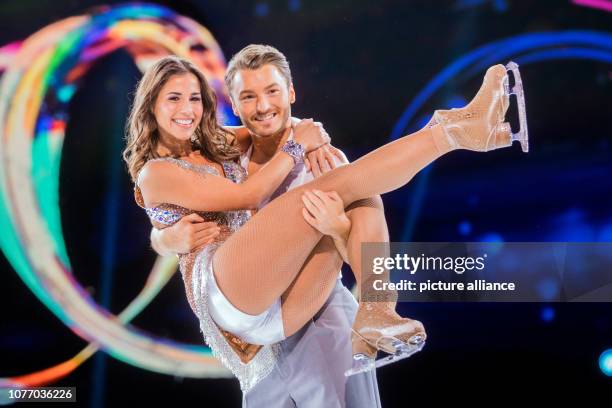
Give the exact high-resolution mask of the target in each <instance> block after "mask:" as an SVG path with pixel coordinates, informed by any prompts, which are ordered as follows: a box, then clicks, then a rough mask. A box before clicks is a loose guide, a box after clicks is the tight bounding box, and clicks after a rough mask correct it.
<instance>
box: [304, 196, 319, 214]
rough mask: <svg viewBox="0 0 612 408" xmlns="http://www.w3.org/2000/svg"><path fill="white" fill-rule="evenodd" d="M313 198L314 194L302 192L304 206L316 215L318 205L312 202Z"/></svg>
mask: <svg viewBox="0 0 612 408" xmlns="http://www.w3.org/2000/svg"><path fill="white" fill-rule="evenodd" d="M314 199H315V195H314V194H312V193H310V194H309V193H308V192H306V193H304V195H303V196H302V202H303V203H304V207H306V209H307V210H308V211H310V213H311V214H313V215H315V216H316V215H317V214H319V207H318V206H317V205H316V204H315V203H314V202H313V200H314Z"/></svg>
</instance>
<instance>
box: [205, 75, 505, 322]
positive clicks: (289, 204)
mask: <svg viewBox="0 0 612 408" xmlns="http://www.w3.org/2000/svg"><path fill="white" fill-rule="evenodd" d="M505 75H506V71H505V68H504V67H503V66H501V65H500V66H495V67H493V68H491V69H489V71H487V75H486V76H485V81H484V83H483V86H482V87H481V89H480V91H479V92H478V94H477V95H476V97H475V98H474V100H473V101H472V102H471V103H470V104H469V105H468V106H466V107H465V108H463V110H457V111H455V113H454V115H453V117H451V118H448V117H441V120H440V121H439V122H441V121H443V123H444V124H443V125H442V124H436V125H434V126H432V127H428V128H424V129H421V130H419V131H418V132H416V133H413V134H411V135H408V136H404V137H402V138H400V139H398V140H395V141H393V142H391V143H389V144H386V145H384V146H382V147H380V148H378V149H376V150H375V151H373V152H371V153H369V154H367V155H365V156H363V157H362V158H360V159H359V160H357V161H355V162H353V163H351V164H348V165H345V166H342V167H339V168H336V169H334V170H333V171H331V172H329V173H326V174H324V175H323V176H321V177H320V178H318V179H316V180H313V181H312V182H310V183H307V184H305V185H303V186H301V187H299V188H296V189H294V190H291V191H289V192H287V193H285V194H283V195H282V196H281V197H278V198H277V199H276V200H273V201H272V202H271V203H270V204H268V205H267V206H266V207H264V208H263V209H262V210H261V211H259V212H258V213H257V214H256V215H255V216H254V217H253V218H252V219H251V220H250V221H249V222H247V223H246V224H245V225H244V226H243V227H242V228H241V229H240V230H239V231H237V232H236V233H235V234H233V235H232V236H231V237H230V238H229V239H228V240H227V241H226V242H225V243H224V244H223V245H222V246H221V247H220V248H219V249H218V250H217V252H216V253H215V257H214V259H213V264H214V271H215V277H216V279H217V282H218V285H219V287H220V289H221V290H222V292H223V293H224V294H225V296H226V297H227V298H228V299H229V300H230V302H232V304H234V306H236V307H237V308H238V309H240V310H242V311H244V312H245V313H249V314H259V313H261V312H263V311H264V310H266V309H267V308H268V307H269V306H270V305H271V304H272V303H273V302H274V301H275V300H276V299H277V298H278V297H279V296H281V295H282V294H283V292H285V290H286V289H287V288H288V287H289V285H290V284H291V283H292V282H293V281H294V279H295V277H296V275H297V274H298V272H299V271H300V269H301V268H302V265H303V264H304V262H305V261H306V259H307V258H308V256H309V255H310V253H311V251H312V249H313V248H314V247H315V245H316V244H317V243H318V242H319V240H320V239H321V236H322V235H321V233H319V232H318V231H316V230H315V229H314V228H312V227H311V226H310V225H308V223H306V221H305V220H304V219H303V218H302V215H301V209H302V202H301V195H302V194H303V192H304V191H305V190H310V189H319V190H323V191H332V190H333V191H336V192H337V193H338V194H339V195H340V197H341V198H342V200H343V201H344V203H346V204H348V203H352V202H354V201H356V200H359V199H362V198H367V197H371V196H374V195H377V194H382V193H386V192H389V191H392V190H395V189H397V188H399V187H401V186H403V185H405V184H406V183H408V182H409V181H410V180H411V179H412V178H413V177H414V175H416V174H417V173H418V172H419V171H420V170H421V169H422V168H424V167H425V166H427V165H428V164H430V163H431V162H433V161H434V160H435V159H437V158H438V157H440V156H441V155H443V154H445V153H447V152H449V151H450V150H453V149H456V148H466V149H470V150H480V151H486V150H491V149H492V148H495V147H503V146H509V145H510V144H511V135H510V132H509V129H508V127H507V126H506V125H505V124H504V115H505V112H506V110H507V107H508V96H507V95H506V94H505V93H504V90H503V80H504V77H505ZM505 79H506V80H507V78H505Z"/></svg>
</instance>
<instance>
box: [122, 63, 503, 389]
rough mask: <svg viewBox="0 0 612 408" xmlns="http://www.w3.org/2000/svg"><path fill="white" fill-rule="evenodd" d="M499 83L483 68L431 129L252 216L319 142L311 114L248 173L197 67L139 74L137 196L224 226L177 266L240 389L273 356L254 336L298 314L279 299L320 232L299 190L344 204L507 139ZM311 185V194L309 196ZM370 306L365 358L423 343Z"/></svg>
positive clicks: (498, 72)
mask: <svg viewBox="0 0 612 408" xmlns="http://www.w3.org/2000/svg"><path fill="white" fill-rule="evenodd" d="M506 84H507V74H506V69H505V68H504V67H503V66H501V65H497V66H494V67H492V68H490V69H489V70H488V71H487V75H486V76H485V80H484V83H483V86H482V87H481V89H480V91H479V92H478V94H477V95H476V97H475V98H474V100H473V101H472V102H471V103H470V104H469V105H468V106H466V107H465V108H463V109H459V110H452V111H436V113H435V115H434V121H433V122H432V123H430V126H428V127H426V128H424V129H422V130H420V131H418V132H416V133H414V134H412V135H409V136H405V137H403V138H401V139H398V140H396V141H394V142H392V143H389V144H388V145H385V146H383V147H381V148H379V149H377V150H376V151H374V152H372V153H369V154H368V155H366V156H364V157H362V158H361V159H359V160H357V161H355V162H353V163H352V164H348V165H346V166H343V167H340V168H337V169H334V170H333V171H331V172H329V173H327V174H325V175H324V176H322V177H320V178H318V179H316V180H314V181H312V182H311V183H308V184H306V185H304V186H302V187H300V188H296V189H294V190H291V191H289V192H287V193H285V194H284V195H282V196H281V197H279V198H278V199H276V200H274V201H272V202H271V203H270V204H268V205H267V206H266V207H264V208H263V209H262V210H260V211H259V212H258V213H257V215H255V216H253V217H252V218H250V215H249V212H248V211H246V210H248V209H250V208H256V207H257V206H258V204H259V203H260V202H261V201H262V200H263V199H265V198H266V197H267V196H269V195H270V194H272V192H274V190H275V189H276V188H277V187H278V185H279V184H280V183H281V182H282V181H283V180H284V178H285V177H286V176H287V174H288V173H289V171H291V169H292V167H293V166H294V165H295V163H296V162H297V161H300V160H303V157H304V152H305V151H309V150H312V149H314V148H316V147H318V146H319V145H320V144H321V143H323V142H326V139H325V138H324V137H323V136H322V135H321V132H320V130H319V129H318V128H317V127H316V126H314V124H312V122H309V121H304V122H302V123H300V124H299V125H297V126H296V128H295V132H294V138H293V140H290V141H288V142H287V144H286V145H285V146H283V148H282V149H281V151H279V152H278V153H277V154H276V155H275V156H274V157H273V158H272V160H270V162H268V164H266V165H265V166H264V167H263V168H262V169H261V170H259V171H258V172H257V173H255V174H254V175H253V176H251V177H249V178H248V179H246V177H245V173H244V170H243V169H242V168H241V167H240V166H239V165H238V164H237V163H236V162H235V161H234V160H235V159H236V158H237V157H238V155H239V152H238V150H237V148H236V147H235V145H234V144H232V143H230V142H229V140H232V137H231V135H229V134H228V133H227V132H226V131H224V130H223V128H221V127H220V126H219V125H218V124H217V122H216V111H215V98H214V94H213V93H212V91H211V89H210V88H209V87H208V85H207V83H206V80H205V78H204V77H203V75H202V74H201V73H200V72H199V71H198V70H197V69H196V68H195V67H194V66H193V65H192V64H190V63H189V62H187V61H185V60H181V59H178V58H175V57H167V58H164V59H162V60H160V61H159V62H158V63H156V64H155V65H154V66H152V67H151V68H150V69H149V70H148V71H147V72H146V73H145V75H144V77H143V79H142V80H141V82H140V83H139V86H138V89H137V92H136V98H135V102H134V106H133V108H132V112H131V115H130V128H129V134H128V147H127V148H126V151H125V152H124V158H125V160H126V162H127V163H128V167H129V170H130V174H131V176H132V179H133V180H134V182H135V183H136V187H135V192H136V199H137V201H138V202H139V204H140V205H141V206H143V207H144V208H145V209H146V211H147V213H148V215H149V216H150V218H151V221H152V222H153V224H154V226H156V227H157V228H161V227H163V226H165V225H171V224H172V223H174V222H176V221H178V220H179V219H180V218H181V217H182V216H185V215H187V214H189V213H192V212H194V211H195V212H198V213H199V214H200V215H201V216H202V217H203V218H204V219H206V220H215V221H217V222H218V223H219V224H220V225H221V226H222V227H221V228H222V233H221V234H220V235H219V236H218V237H217V239H216V242H215V243H213V244H211V245H209V246H206V247H205V248H203V249H200V250H197V251H195V252H193V253H190V254H186V255H183V256H181V272H182V276H183V279H184V280H185V284H186V288H187V293H188V299H189V301H190V305H191V307H192V308H193V309H194V312H195V313H196V315H197V316H198V318H199V319H200V323H201V328H202V331H203V332H204V335H205V336H206V341H207V343H208V344H209V345H210V346H211V348H212V349H213V351H214V352H215V353H216V354H217V355H218V356H219V358H220V359H221V360H222V362H223V363H224V364H225V365H226V366H227V367H228V368H230V369H231V370H232V371H233V372H234V374H235V375H236V376H237V377H238V379H239V380H240V383H241V387H242V389H243V390H247V389H248V388H250V387H251V386H252V385H254V384H255V383H256V382H257V381H258V380H259V379H261V378H263V377H264V376H265V375H266V374H267V373H268V372H269V371H270V370H271V368H272V366H273V364H274V349H273V347H270V346H264V347H263V349H262V348H261V347H260V346H255V345H254V344H260V345H266V344H273V343H276V342H278V341H279V340H281V339H283V338H284V337H286V336H289V335H291V334H293V333H294V332H295V331H296V330H297V329H299V328H300V327H301V326H302V325H303V323H304V322H296V321H294V320H295V319H292V317H293V316H292V315H291V314H289V315H286V314H283V313H282V310H281V303H280V296H281V295H282V294H283V293H284V292H285V291H286V290H287V289H288V288H289V287H290V286H291V285H292V283H293V282H294V281H295V280H296V279H297V278H298V274H299V271H300V269H301V268H302V266H303V265H304V263H305V262H307V260H308V259H310V258H309V257H310V256H311V255H312V254H311V252H312V250H313V248H314V247H315V245H316V244H317V243H318V241H319V240H320V239H321V237H322V233H321V232H320V231H318V230H317V229H315V228H313V227H312V226H311V225H310V224H311V223H312V219H310V220H309V218H308V216H309V213H308V212H307V213H304V214H302V211H303V208H304V207H303V201H302V195H303V194H305V193H306V194H307V197H309V198H308V199H307V200H306V201H305V203H306V208H307V209H308V208H309V207H310V208H309V209H310V211H311V212H316V210H315V209H314V208H312V205H313V204H316V203H317V202H318V201H317V200H321V202H323V201H324V198H323V197H325V196H331V197H334V198H333V199H334V200H336V201H338V202H341V203H343V205H344V204H351V203H353V202H355V201H357V200H360V199H364V198H367V197H371V196H373V195H376V194H381V193H385V192H388V191H391V190H393V189H396V188H399V187H400V186H402V185H404V184H406V183H407V182H408V181H410V179H411V178H412V177H413V176H414V175H415V174H416V173H417V172H418V171H419V170H420V169H422V168H423V167H424V166H426V165H427V164H429V163H430V162H432V161H433V160H435V159H436V158H438V157H440V156H441V155H443V154H445V153H447V152H449V151H451V150H454V149H458V148H465V149H469V150H476V151H487V150H491V149H494V148H499V147H505V146H509V145H511V143H512V135H511V134H510V127H509V126H508V124H507V123H504V116H505V113H506V110H507V109H508V101H509V99H508V94H507V92H506V90H505V85H506ZM228 179H229V180H228ZM309 190H312V191H314V193H315V195H308V194H309V193H307V191H309ZM323 192H328V193H323ZM315 197H319V198H318V199H317V198H315ZM278 220H282V223H279V222H278ZM247 221H248V222H247ZM326 284H327V282H324V281H323V280H322V281H321V282H314V283H313V285H312V287H310V288H308V290H305V293H304V297H303V306H304V308H308V307H309V304H308V298H309V297H308V293H306V292H308V291H317V290H319V288H322V287H324V285H326ZM369 306H370V307H369V309H370V310H367V309H366V308H363V307H361V304H360V309H359V312H358V314H357V317H356V320H355V324H354V326H353V331H354V334H355V336H354V351H357V352H359V353H360V354H363V355H365V356H368V357H372V354H375V353H376V350H377V349H380V350H383V351H386V352H389V353H394V352H395V351H396V349H398V348H402V347H407V346H408V345H409V344H412V345H419V344H421V343H422V342H423V341H424V339H425V333H424V329H423V327H422V325H421V324H420V322H417V321H414V320H411V319H403V318H401V317H399V315H397V314H396V313H395V311H394V310H392V309H390V308H389V305H388V304H387V303H386V302H382V303H380V304H377V303H376V302H370V304H369ZM315 312H316V310H313V311H312V314H314V313H315ZM310 317H312V315H311V316H310ZM389 332H393V335H389V334H388V333H389Z"/></svg>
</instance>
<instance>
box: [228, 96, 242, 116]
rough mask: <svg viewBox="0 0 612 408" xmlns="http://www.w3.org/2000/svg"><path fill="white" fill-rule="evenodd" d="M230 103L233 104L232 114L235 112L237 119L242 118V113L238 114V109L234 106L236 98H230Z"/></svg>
mask: <svg viewBox="0 0 612 408" xmlns="http://www.w3.org/2000/svg"><path fill="white" fill-rule="evenodd" d="M229 99H230V102H231V104H232V112H234V115H236V117H238V118H239V117H240V113H239V112H238V108H236V105H235V104H234V98H233V97H232V96H230V98H229Z"/></svg>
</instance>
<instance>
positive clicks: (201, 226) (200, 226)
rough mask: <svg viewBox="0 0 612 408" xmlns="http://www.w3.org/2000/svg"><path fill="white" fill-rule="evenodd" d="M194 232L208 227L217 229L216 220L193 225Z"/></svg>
mask: <svg viewBox="0 0 612 408" xmlns="http://www.w3.org/2000/svg"><path fill="white" fill-rule="evenodd" d="M193 228H194V231H195V232H200V231H205V230H209V229H219V226H218V225H217V223H216V222H212V221H209V222H200V223H197V224H195V225H194V226H193Z"/></svg>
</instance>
